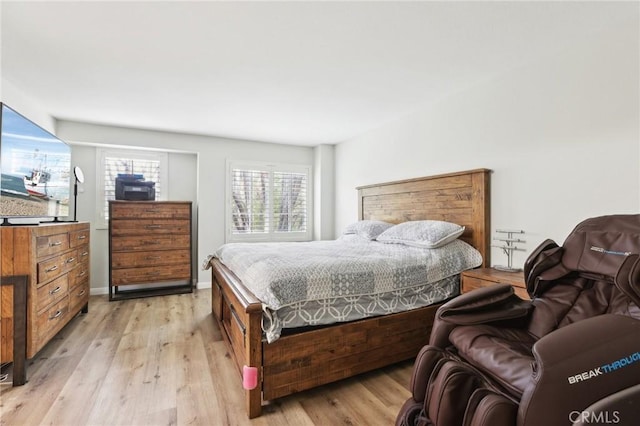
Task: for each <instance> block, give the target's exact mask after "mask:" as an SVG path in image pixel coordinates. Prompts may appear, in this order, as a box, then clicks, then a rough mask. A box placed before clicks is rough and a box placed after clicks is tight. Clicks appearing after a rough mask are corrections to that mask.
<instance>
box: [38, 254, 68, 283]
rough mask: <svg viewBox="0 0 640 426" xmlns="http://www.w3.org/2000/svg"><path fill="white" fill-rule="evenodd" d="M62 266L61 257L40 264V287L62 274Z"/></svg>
mask: <svg viewBox="0 0 640 426" xmlns="http://www.w3.org/2000/svg"><path fill="white" fill-rule="evenodd" d="M62 266H63V265H62V263H60V258H59V257H54V258H53V259H49V260H45V261H42V262H38V286H40V285H42V284H44V283H45V282H47V281H49V280H51V279H53V278H55V277H57V276H59V275H60V274H62V272H63V271H62Z"/></svg>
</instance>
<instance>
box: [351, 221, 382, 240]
mask: <svg viewBox="0 0 640 426" xmlns="http://www.w3.org/2000/svg"><path fill="white" fill-rule="evenodd" d="M392 226H393V224H392V223H388V222H383V221H381V220H360V221H358V222H354V223H352V224H351V225H349V226H347V227H346V228H344V231H342V234H343V235H348V234H358V235H360V236H361V237H364V238H366V239H368V240H375V239H376V237H377V236H378V235H380V234H382V233H383V232H384V231H386V230H387V229H389V228H391V227H392Z"/></svg>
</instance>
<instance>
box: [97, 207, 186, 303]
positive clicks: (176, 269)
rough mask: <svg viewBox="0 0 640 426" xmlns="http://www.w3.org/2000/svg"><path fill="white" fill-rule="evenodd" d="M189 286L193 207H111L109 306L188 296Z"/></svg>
mask: <svg viewBox="0 0 640 426" xmlns="http://www.w3.org/2000/svg"><path fill="white" fill-rule="evenodd" d="M191 280H192V256H191V202H190V201H110V202H109V300H120V299H127V298H132V297H145V296H155V295H162V294H175V293H190V292H191V291H193V287H192V283H191ZM123 287H124V288H123Z"/></svg>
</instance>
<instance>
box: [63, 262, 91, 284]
mask: <svg viewBox="0 0 640 426" xmlns="http://www.w3.org/2000/svg"><path fill="white" fill-rule="evenodd" d="M67 276H68V277H69V288H70V289H72V288H74V287H76V286H78V285H80V284H81V283H83V282H89V264H88V263H87V262H82V263H80V265H78V267H77V268H74V269H72V270H71V271H69V273H68V274H67Z"/></svg>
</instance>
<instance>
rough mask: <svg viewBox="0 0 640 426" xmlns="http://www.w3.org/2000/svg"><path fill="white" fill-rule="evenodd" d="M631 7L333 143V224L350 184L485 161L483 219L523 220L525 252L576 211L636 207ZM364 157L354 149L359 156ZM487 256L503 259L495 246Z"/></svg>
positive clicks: (342, 212)
mask: <svg viewBox="0 0 640 426" xmlns="http://www.w3.org/2000/svg"><path fill="white" fill-rule="evenodd" d="M638 30H639V29H638V19H637V17H630V21H629V22H627V23H626V24H625V25H620V26H619V27H617V28H615V29H611V30H610V31H608V32H604V33H599V34H593V36H592V37H590V38H589V39H585V40H583V42H581V43H580V44H579V45H575V46H573V47H572V48H570V49H566V50H563V51H559V52H556V53H554V54H549V55H548V56H546V57H543V58H540V59H539V60H538V61H536V62H533V63H529V64H527V65H526V66H522V67H520V68H518V69H513V70H506V71H505V73H504V74H503V75H499V76H496V77H495V78H493V79H492V80H490V81H486V82H485V83H484V84H482V85H479V86H476V87H474V88H472V89H471V90H466V91H464V92H461V93H457V94H455V95H453V96H451V97H449V98H447V99H444V100H442V101H441V102H439V103H438V104H436V105H431V106H427V107H424V108H423V109H421V110H420V111H417V112H415V113H414V114H412V115H411V116H408V117H405V118H404V119H401V120H398V121H395V122H393V123H390V124H387V125H385V126H383V127H381V128H379V129H378V130H376V131H373V132H370V133H368V134H365V135H362V136H360V137H357V138H355V139H353V140H349V141H346V142H344V143H341V144H338V145H337V146H336V153H335V155H336V164H335V167H336V178H335V179H336V209H337V210H336V211H337V213H336V226H335V229H336V232H339V231H340V230H341V229H343V228H344V226H346V225H347V224H348V223H350V222H352V221H354V220H356V219H357V203H356V191H355V187H356V186H358V185H363V184H373V183H376V182H386V181H390V180H395V179H403V178H412V177H419V176H428V175H433V174H439V173H446V172H453V171H458V170H467V169H474V168H480V167H485V168H489V169H492V170H493V174H492V176H491V185H492V189H491V191H492V196H491V209H492V214H491V224H492V231H493V230H495V229H496V228H516V229H524V230H525V231H526V236H525V237H524V239H526V241H527V242H526V244H525V245H524V246H525V248H526V249H527V252H526V253H518V254H517V255H516V257H515V260H514V266H519V265H520V266H521V265H522V263H523V262H524V260H525V259H526V256H527V254H528V253H529V252H531V251H532V250H533V249H534V248H535V247H536V246H537V245H538V244H539V243H540V242H541V241H542V240H544V239H545V238H553V239H556V241H557V242H558V243H562V242H563V241H564V238H565V237H566V236H567V234H568V233H569V232H570V231H571V229H572V228H573V227H574V226H575V225H576V224H577V223H578V222H579V221H581V220H582V219H585V218H587V217H591V216H597V215H604V214H614V213H638V212H639V211H640V161H639V160H640V147H639V145H640V142H639V141H640V134H639V133H640V132H639V127H640V121H639V120H640V118H639V117H640V108H639V99H638V98H639V84H638V75H640V74H639V72H640V70H639V65H638V64H639V41H638V39H639V38H638V33H639V31H638ZM365 158H366V160H365V161H363V159H365ZM492 264H506V256H505V255H504V254H502V252H501V251H500V250H499V249H493V251H492Z"/></svg>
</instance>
